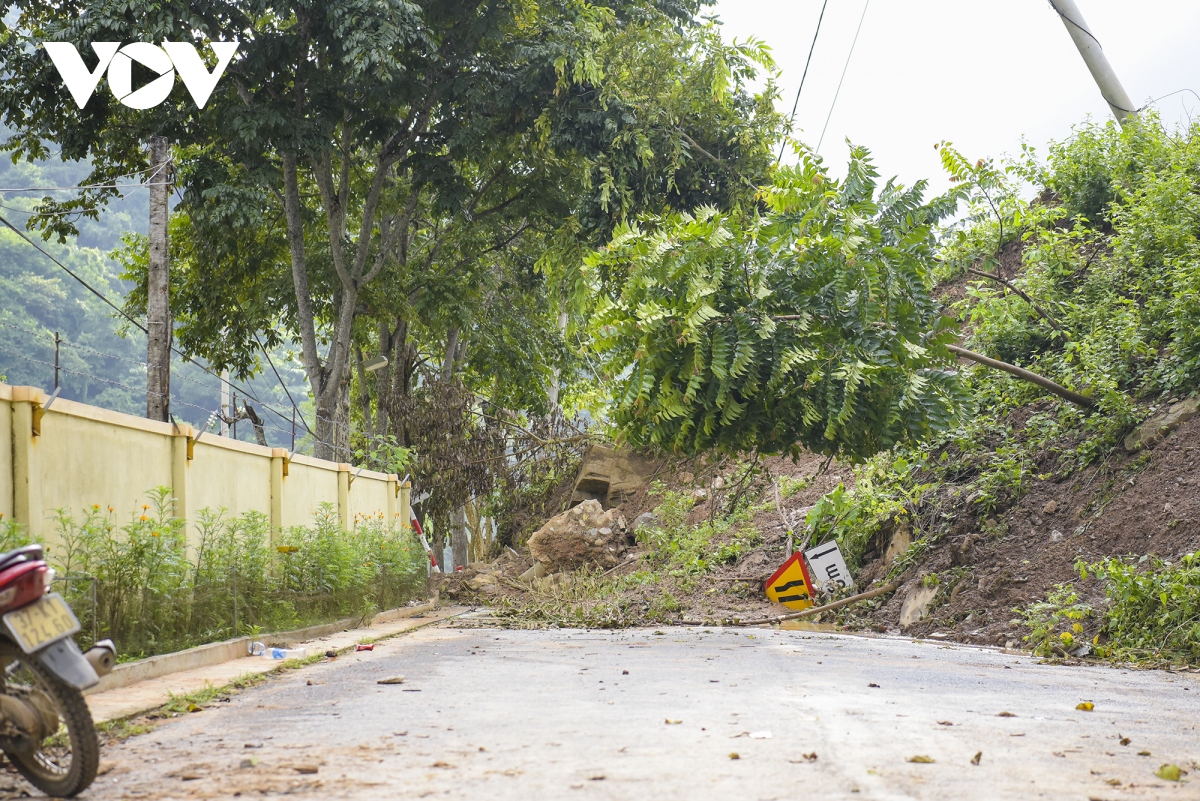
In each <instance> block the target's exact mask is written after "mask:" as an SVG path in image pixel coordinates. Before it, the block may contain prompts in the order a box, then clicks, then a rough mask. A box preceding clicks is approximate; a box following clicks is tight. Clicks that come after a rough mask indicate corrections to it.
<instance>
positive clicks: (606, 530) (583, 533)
mask: <svg viewBox="0 0 1200 801" xmlns="http://www.w3.org/2000/svg"><path fill="white" fill-rule="evenodd" d="M627 530H628V526H627V525H626V523H625V516H624V515H622V514H621V513H620V512H618V511H617V510H615V509H610V510H608V511H605V510H604V508H603V507H602V506H601V505H600V502H599V501H597V500H586V501H584V502H583V503H580V504H579V505H578V506H575V507H572V508H570V509H568V510H567V511H565V512H563V513H562V514H560V515H557V516H556V517H552V518H550V520H548V521H547V522H546V524H545V525H544V526H542V527H541V528H540V529H538V530H537V531H535V532H534V533H533V536H532V537H530V538H529V552H530V553H532V554H533V558H534V559H536V560H537V562H538V565H541V566H542V570H543V575H546V574H550V573H559V572H562V571H569V570H575V569H576V568H579V567H583V566H584V565H600V566H601V567H612V566H614V565H616V564H617V563H618V562H619V561H620V557H621V554H622V553H623V552H624V551H625V548H626V545H627V542H626V532H627ZM538 565H535V566H534V568H531V570H533V569H536V568H537V567H538ZM527 574H528V571H527Z"/></svg>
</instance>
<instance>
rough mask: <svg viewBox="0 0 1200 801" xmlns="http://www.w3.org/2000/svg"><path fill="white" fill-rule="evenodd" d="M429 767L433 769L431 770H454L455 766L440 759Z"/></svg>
mask: <svg viewBox="0 0 1200 801" xmlns="http://www.w3.org/2000/svg"><path fill="white" fill-rule="evenodd" d="M429 767H431V768H452V767H454V766H453V765H451V764H450V763H449V762H443V761H442V760H440V759H439V760H438V761H437V762H434V763H433V764H432V765H430V766H429Z"/></svg>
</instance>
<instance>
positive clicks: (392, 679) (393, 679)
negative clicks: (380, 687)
mask: <svg viewBox="0 0 1200 801" xmlns="http://www.w3.org/2000/svg"><path fill="white" fill-rule="evenodd" d="M375 683H376V684H403V683H404V677H403V676H389V677H388V678H386V679H380V680H379V681H377V682H375Z"/></svg>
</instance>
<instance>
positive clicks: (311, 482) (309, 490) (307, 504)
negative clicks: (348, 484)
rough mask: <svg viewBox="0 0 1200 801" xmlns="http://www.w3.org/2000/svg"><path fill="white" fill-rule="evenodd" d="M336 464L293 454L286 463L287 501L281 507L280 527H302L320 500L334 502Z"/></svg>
mask: <svg viewBox="0 0 1200 801" xmlns="http://www.w3.org/2000/svg"><path fill="white" fill-rule="evenodd" d="M337 474H338V469H337V464H335V463H334V462H326V461H324V460H322V459H314V458H313V457H311V456H301V455H296V456H293V457H292V460H291V464H289V465H288V477H287V478H286V479H285V482H286V484H287V494H288V503H287V504H286V505H285V506H284V509H283V527H284V528H291V527H292V526H305V525H308V524H309V523H311V522H312V517H313V514H314V513H315V512H316V511H317V507H319V506H320V505H321V504H322V503H328V504H331V505H332V506H333V508H334V509H335V510H336V509H337V505H338V486H337Z"/></svg>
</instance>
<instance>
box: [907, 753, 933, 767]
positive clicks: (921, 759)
mask: <svg viewBox="0 0 1200 801" xmlns="http://www.w3.org/2000/svg"><path fill="white" fill-rule="evenodd" d="M908 761H909V762H915V763H916V764H918V765H932V764H933V763H934V762H935V761H936V760H934V758H933V757H931V756H925V754H917V755H916V756H910V757H909V758H908Z"/></svg>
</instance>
